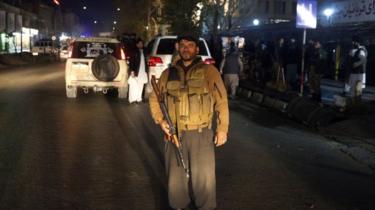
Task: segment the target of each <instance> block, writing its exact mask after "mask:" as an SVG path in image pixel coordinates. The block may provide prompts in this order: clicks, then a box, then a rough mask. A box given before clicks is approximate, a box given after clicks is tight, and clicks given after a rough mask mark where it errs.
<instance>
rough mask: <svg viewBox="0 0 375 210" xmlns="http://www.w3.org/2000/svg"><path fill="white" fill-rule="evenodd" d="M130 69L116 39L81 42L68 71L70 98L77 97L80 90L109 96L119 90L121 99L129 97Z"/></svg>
mask: <svg viewBox="0 0 375 210" xmlns="http://www.w3.org/2000/svg"><path fill="white" fill-rule="evenodd" d="M127 81H128V65H127V63H126V57H125V53H124V49H123V47H122V44H121V43H120V42H119V41H118V40H117V39H114V38H102V37H99V38H94V37H93V38H78V39H76V40H75V41H74V42H73V44H72V46H71V51H70V52H69V57H68V59H67V60H66V67H65V82H66V95H67V97H68V98H76V97H77V89H78V88H82V89H83V90H84V92H85V93H88V92H89V90H91V89H92V90H93V91H94V92H99V91H101V92H103V93H104V94H106V93H107V91H108V89H113V88H115V89H117V90H118V97H119V98H126V97H127V93H128V82H127Z"/></svg>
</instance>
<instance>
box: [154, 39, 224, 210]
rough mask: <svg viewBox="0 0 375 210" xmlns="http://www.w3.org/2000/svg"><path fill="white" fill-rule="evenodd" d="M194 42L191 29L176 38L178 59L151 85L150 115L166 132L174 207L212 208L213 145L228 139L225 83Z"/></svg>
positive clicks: (214, 186) (171, 202) (171, 203)
mask: <svg viewBox="0 0 375 210" xmlns="http://www.w3.org/2000/svg"><path fill="white" fill-rule="evenodd" d="M198 43H199V38H198V37H196V36H194V35H192V34H185V35H181V36H179V37H178V38H177V44H178V53H179V55H180V60H179V61H177V62H176V63H175V64H174V65H172V66H171V67H170V68H168V69H167V70H165V71H164V72H163V73H162V75H161V76H160V79H159V81H158V84H157V85H156V86H157V89H158V90H157V92H159V93H156V92H155V89H154V91H153V92H152V93H151V95H150V98H149V103H150V109H151V113H152V117H153V118H154V120H155V122H156V123H157V124H159V125H160V127H161V129H162V130H163V131H164V133H165V140H166V141H165V144H166V145H165V165H166V174H167V177H168V197H169V204H170V206H171V207H172V208H175V209H183V208H185V207H187V206H188V205H189V203H190V202H191V201H194V203H195V205H196V207H197V208H198V209H201V210H209V209H215V208H216V177H215V151H214V150H215V146H217V147H218V146H221V145H223V144H225V143H226V141H227V133H228V126H229V110H228V100H227V93H226V89H225V86H224V83H223V81H222V79H221V76H220V73H219V71H218V70H217V69H216V68H215V67H214V66H213V65H208V64H204V62H203V61H202V59H201V58H200V57H198V56H197V55H198V53H199V45H198ZM155 84H156V83H155ZM157 94H160V95H162V96H163V98H164V104H165V105H166V106H165V107H166V109H167V111H164V112H167V115H168V116H165V113H164V112H162V109H161V108H160V107H162V106H161V105H160V99H159V97H160V96H157ZM163 113H164V115H163ZM214 117H215V119H216V123H214V124H215V127H216V130H215V132H214V131H213V130H212V126H213V123H212V121H213V118H214ZM167 119H168V120H167ZM168 121H169V122H171V123H168ZM171 126H172V127H173V128H176V132H175V133H176V134H177V138H178V141H174V140H173V139H175V138H172V137H173V136H176V135H175V133H174V132H173V130H174V129H171ZM180 153H182V154H181V155H177V154H180ZM181 159H182V160H181Z"/></svg>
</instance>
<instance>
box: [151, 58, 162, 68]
mask: <svg viewBox="0 0 375 210" xmlns="http://www.w3.org/2000/svg"><path fill="white" fill-rule="evenodd" d="M158 64H163V60H162V59H161V58H160V57H154V56H151V57H150V58H149V59H148V66H157V65H158Z"/></svg>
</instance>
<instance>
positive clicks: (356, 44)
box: [349, 36, 367, 99]
mask: <svg viewBox="0 0 375 210" xmlns="http://www.w3.org/2000/svg"><path fill="white" fill-rule="evenodd" d="M352 44H353V49H352V50H351V51H350V53H349V58H350V62H349V65H350V66H349V69H350V75H349V88H350V93H351V94H350V95H351V97H353V99H360V98H361V95H362V89H363V88H365V85H366V63H367V50H366V48H365V47H364V46H361V44H360V38H359V37H358V36H353V38H352Z"/></svg>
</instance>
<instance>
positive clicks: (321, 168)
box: [0, 63, 375, 210]
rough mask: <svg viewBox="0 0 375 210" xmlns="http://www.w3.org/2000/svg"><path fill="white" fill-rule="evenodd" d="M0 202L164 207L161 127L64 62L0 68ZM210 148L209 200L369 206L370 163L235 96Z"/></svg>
mask: <svg viewBox="0 0 375 210" xmlns="http://www.w3.org/2000/svg"><path fill="white" fill-rule="evenodd" d="M0 84H1V86H0V98H1V100H0V113H1V114H0V116H1V117H0V119H1V121H0V128H1V136H0V148H1V152H0V166H1V173H0V189H1V191H0V197H1V201H0V205H1V206H0V208H1V209H134V210H136V209H163V210H164V209H169V207H168V199H167V192H166V178H165V173H164V163H163V162H164V161H163V142H162V140H161V138H162V133H161V131H160V129H159V127H158V126H157V125H155V123H154V122H153V120H152V119H151V116H150V113H149V109H148V105H147V103H141V104H129V103H128V102H126V100H125V101H123V100H119V99H117V97H116V95H115V94H112V93H111V92H109V93H108V95H103V94H101V93H100V94H93V93H89V94H87V95H85V94H84V93H83V92H80V93H79V95H78V99H73V100H72V99H66V97H65V88H64V63H57V64H49V65H44V66H36V67H28V68H14V69H10V70H2V71H1V74H0ZM230 108H231V112H230V115H231V119H230V123H231V125H230V133H229V139H228V143H227V144H226V145H225V146H222V147H220V148H217V149H216V155H217V168H216V171H217V182H218V184H217V197H218V209H373V208H374V207H375V203H374V200H373V198H374V196H375V191H374V190H373V189H374V187H375V179H374V171H373V170H371V169H370V168H369V167H368V166H366V165H365V164H363V163H360V162H357V161H355V160H353V159H352V158H351V157H350V156H348V155H347V154H345V153H343V152H341V150H340V146H339V145H338V143H337V142H332V141H330V140H328V139H326V138H324V137H322V136H320V135H318V134H315V133H314V132H312V131H311V130H308V129H306V127H304V126H302V125H299V124H297V123H295V122H293V121H291V120H289V119H287V118H283V117H282V116H280V114H278V113H275V112H272V111H270V110H267V109H265V108H262V107H259V106H257V105H255V104H251V103H249V102H246V101H244V100H239V101H234V102H232V103H231V104H230Z"/></svg>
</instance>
